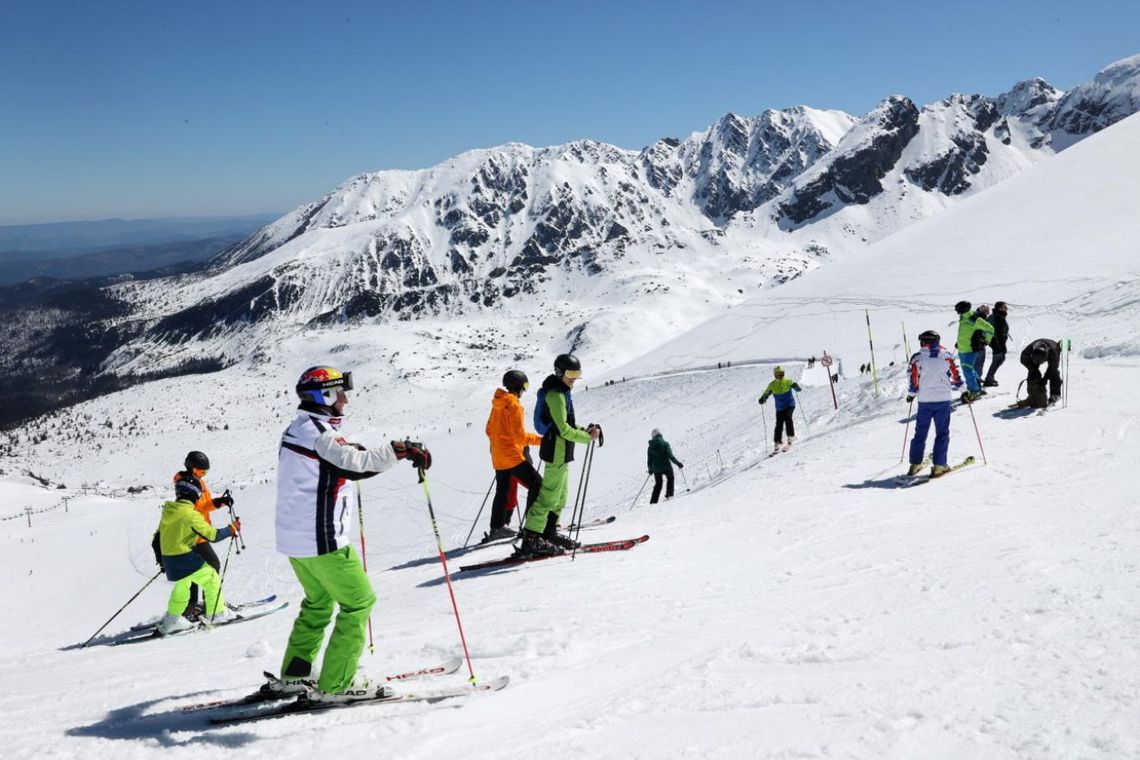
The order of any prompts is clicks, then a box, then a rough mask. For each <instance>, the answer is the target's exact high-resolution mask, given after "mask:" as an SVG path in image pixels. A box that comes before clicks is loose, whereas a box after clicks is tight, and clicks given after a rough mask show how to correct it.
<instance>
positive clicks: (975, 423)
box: [966, 398, 989, 464]
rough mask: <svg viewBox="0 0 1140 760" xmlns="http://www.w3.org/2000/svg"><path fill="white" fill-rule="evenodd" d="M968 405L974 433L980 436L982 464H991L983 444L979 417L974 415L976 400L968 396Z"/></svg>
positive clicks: (979, 446) (979, 445)
mask: <svg viewBox="0 0 1140 760" xmlns="http://www.w3.org/2000/svg"><path fill="white" fill-rule="evenodd" d="M966 405H967V406H969V407H970V419H971V420H973V421H974V433H975V434H976V435H977V436H978V449H979V450H980V451H981V452H982V464H989V460H988V459H986V450H985V448H984V447H983V446H982V434H981V431H979V430H978V418H977V417H975V416H974V402H973V401H971V400H970V399H969V398H967V399H966Z"/></svg>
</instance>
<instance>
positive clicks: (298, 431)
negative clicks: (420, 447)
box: [275, 409, 397, 557]
mask: <svg viewBox="0 0 1140 760" xmlns="http://www.w3.org/2000/svg"><path fill="white" fill-rule="evenodd" d="M342 419H343V418H341V417H329V416H327V415H323V414H318V413H315V412H311V411H307V410H305V409H300V410H298V412H297V417H296V419H294V420H293V422H292V424H291V425H289V427H288V428H286V429H285V434H284V435H283V436H282V437H281V449H280V451H279V452H278V457H277V517H276V521H275V525H276V529H277V551H279V552H281V553H282V554H284V555H286V556H289V557H316V556H318V555H321V554H328V553H329V552H334V551H336V550H337V549H340V548H342V547H343V546H345V545H347V544H348V543H349V542H350V541H351V540H352V524H353V522H354V519H353V515H352V499H351V498H350V496H351V491H352V489H351V488H345V487H344V486H345V484H346V482H347V481H350V480H360V479H362V478H370V477H372V476H373V475H378V474H379V473H381V472H383V471H384V470H387V469H389V468H390V467H392V465H394V464H395V463H396V462H397V459H396V453H395V452H394V451H392V448H391V447H390V446H387V445H385V446H382V447H381V448H378V449H366V448H364V447H363V446H361V445H359V444H355V443H350V442H348V441H347V440H345V438H344V437H343V436H342V435H341V433H340V425H341V421H342Z"/></svg>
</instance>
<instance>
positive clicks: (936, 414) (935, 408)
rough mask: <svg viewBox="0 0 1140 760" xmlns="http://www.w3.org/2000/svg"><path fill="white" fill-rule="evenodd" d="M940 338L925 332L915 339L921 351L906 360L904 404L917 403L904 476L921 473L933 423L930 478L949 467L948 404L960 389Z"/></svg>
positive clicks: (959, 378)
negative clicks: (908, 384) (908, 464)
mask: <svg viewBox="0 0 1140 760" xmlns="http://www.w3.org/2000/svg"><path fill="white" fill-rule="evenodd" d="M941 341H942V336H940V335H939V334H938V333H936V332H934V331H933V330H927V331H926V332H924V333H922V334H921V335H919V336H918V345H920V346H922V348H921V350H919V352H918V353H916V354H915V355H914V356H912V357H910V371H909V373H908V376H909V379H910V386H909V388H908V391H907V394H908V395H907V397H906V401H907V403H908V404H909V403H911V402H913V401H914V400H915V398H917V399H918V415H917V416H916V417H915V421H914V437H913V438H911V439H910V469H909V470H908V471H907V475H912V476H913V475H917V474H918V473H919V472H920V471H921V470H922V459H923V454H924V453H925V451H926V435H927V433H929V432H930V423H931V422H933V423H934V466H933V467H932V468H931V470H930V477H932V478H937V477H939V476H940V475H945V474H946V473H947V472H948V471H949V469H950V467H949V465H948V463H947V456H948V455H949V453H950V403H951V400H952V399H953V398H954V391H957V390H958V389H959V388H961V387H962V376H961V374H959V372H958V365H957V363H956V362H955V361H954V355H953V354H952V353H950V352H949V351H947V350H946V349H945V348H943V347H942V346H941V345H939V344H940V343H941Z"/></svg>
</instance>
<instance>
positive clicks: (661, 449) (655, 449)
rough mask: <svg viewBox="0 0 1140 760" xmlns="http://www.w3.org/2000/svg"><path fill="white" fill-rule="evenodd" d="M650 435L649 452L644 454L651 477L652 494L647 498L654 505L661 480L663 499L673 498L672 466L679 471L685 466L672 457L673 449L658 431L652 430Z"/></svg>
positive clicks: (659, 493) (658, 493)
mask: <svg viewBox="0 0 1140 760" xmlns="http://www.w3.org/2000/svg"><path fill="white" fill-rule="evenodd" d="M651 435H652V437H651V438H650V439H649V450H648V451H647V452H646V467H648V468H649V474H650V475H652V476H653V493H652V494H650V496H649V503H650V504H656V503H657V498H658V497H659V496H660V495H661V481H662V479H663V478H664V480H665V498H666V499H672V498H673V464H675V465H677V466H678V467H680V468H681V469H684V468H685V465H683V464H681V462H680V461H679V460H678V459H677V457H675V456H673V447H672V446H670V445H669V442H668V441H666V440H665V438H664V437H663V436H662V435H661V431H660V430H658V429H657V428H653V433H652V434H651ZM670 462H672V464H670Z"/></svg>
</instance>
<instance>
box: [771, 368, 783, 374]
mask: <svg viewBox="0 0 1140 760" xmlns="http://www.w3.org/2000/svg"><path fill="white" fill-rule="evenodd" d="M772 374H773V375H782V374H784V368H783V367H776V368H775V369H774V370H772Z"/></svg>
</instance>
